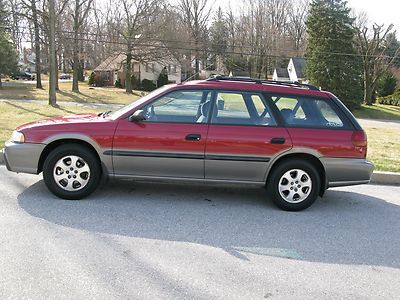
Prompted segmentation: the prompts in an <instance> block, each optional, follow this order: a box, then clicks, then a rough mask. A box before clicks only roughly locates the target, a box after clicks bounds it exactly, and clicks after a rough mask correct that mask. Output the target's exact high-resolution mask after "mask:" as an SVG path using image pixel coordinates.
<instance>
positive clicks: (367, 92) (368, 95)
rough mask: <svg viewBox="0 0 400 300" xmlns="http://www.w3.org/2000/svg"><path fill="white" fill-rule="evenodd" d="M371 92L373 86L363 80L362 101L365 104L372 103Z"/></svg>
mask: <svg viewBox="0 0 400 300" xmlns="http://www.w3.org/2000/svg"><path fill="white" fill-rule="evenodd" d="M372 94H373V88H372V86H371V84H370V83H369V81H367V80H365V81H364V103H365V104H367V105H372Z"/></svg>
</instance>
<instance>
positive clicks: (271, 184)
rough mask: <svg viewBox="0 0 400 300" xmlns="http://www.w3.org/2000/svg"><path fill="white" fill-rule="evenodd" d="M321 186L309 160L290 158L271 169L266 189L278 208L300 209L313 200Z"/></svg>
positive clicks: (309, 204)
mask: <svg viewBox="0 0 400 300" xmlns="http://www.w3.org/2000/svg"><path fill="white" fill-rule="evenodd" d="M320 187H321V179H320V175H319V174H318V171H317V170H316V168H315V167H314V166H313V165H312V164H311V163H309V162H307V161H304V160H300V159H291V160H287V161H284V162H282V163H280V164H279V165H278V166H277V167H276V168H274V169H273V170H272V174H271V175H270V177H269V179H268V184H267V191H268V194H269V196H270V197H271V199H272V201H273V202H274V203H275V205H277V206H278V207H279V208H281V209H283V210H288V211H300V210H303V209H306V208H308V207H309V206H311V204H313V203H314V202H315V200H316V199H317V197H318V194H319V190H320Z"/></svg>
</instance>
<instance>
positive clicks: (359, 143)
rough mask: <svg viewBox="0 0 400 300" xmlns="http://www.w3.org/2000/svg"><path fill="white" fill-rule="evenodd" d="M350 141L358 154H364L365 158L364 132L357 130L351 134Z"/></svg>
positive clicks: (365, 138)
mask: <svg viewBox="0 0 400 300" xmlns="http://www.w3.org/2000/svg"><path fill="white" fill-rule="evenodd" d="M351 141H352V143H353V146H354V147H355V149H356V150H357V152H359V153H363V154H364V158H365V157H367V145H368V142H367V135H366V134H365V132H364V130H357V131H354V132H353V135H352V137H351Z"/></svg>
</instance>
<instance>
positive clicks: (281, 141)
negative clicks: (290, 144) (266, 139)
mask: <svg viewBox="0 0 400 300" xmlns="http://www.w3.org/2000/svg"><path fill="white" fill-rule="evenodd" d="M285 141H286V140H285V138H283V137H276V138H272V139H271V144H277V145H283V144H284V143H285Z"/></svg>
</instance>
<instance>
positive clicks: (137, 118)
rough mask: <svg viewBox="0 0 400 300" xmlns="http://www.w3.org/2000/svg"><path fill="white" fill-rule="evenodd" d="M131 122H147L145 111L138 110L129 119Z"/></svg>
mask: <svg viewBox="0 0 400 300" xmlns="http://www.w3.org/2000/svg"><path fill="white" fill-rule="evenodd" d="M128 120H129V122H142V121H145V120H146V116H145V113H144V110H141V109H140V110H137V111H135V112H134V113H133V115H131V116H130V117H129V119H128Z"/></svg>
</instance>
